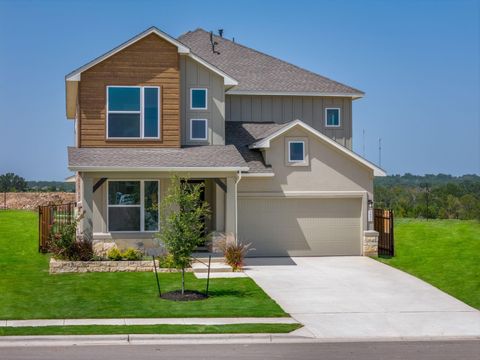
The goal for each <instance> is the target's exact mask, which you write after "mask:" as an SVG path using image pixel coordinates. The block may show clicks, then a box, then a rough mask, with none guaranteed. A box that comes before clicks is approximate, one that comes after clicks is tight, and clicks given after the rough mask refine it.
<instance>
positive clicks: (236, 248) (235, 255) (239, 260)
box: [220, 241, 254, 271]
mask: <svg viewBox="0 0 480 360" xmlns="http://www.w3.org/2000/svg"><path fill="white" fill-rule="evenodd" d="M250 245H251V243H250V244H246V245H244V244H242V243H241V242H238V243H234V242H227V241H225V242H223V243H222V244H220V248H221V249H222V251H223V256H224V257H225V262H226V263H227V265H230V266H231V267H232V270H233V271H238V270H242V268H243V260H244V258H245V255H247V253H248V252H249V251H250V250H254V249H250Z"/></svg>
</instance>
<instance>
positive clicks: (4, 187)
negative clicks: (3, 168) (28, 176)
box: [0, 173, 27, 209]
mask: <svg viewBox="0 0 480 360" xmlns="http://www.w3.org/2000/svg"><path fill="white" fill-rule="evenodd" d="M20 191H27V182H26V181H25V179H24V178H22V177H21V176H18V175H15V174H14V173H6V174H3V175H0V192H3V207H4V208H5V209H6V208H7V192H20Z"/></svg>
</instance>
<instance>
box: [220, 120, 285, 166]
mask: <svg viewBox="0 0 480 360" xmlns="http://www.w3.org/2000/svg"><path fill="white" fill-rule="evenodd" d="M282 126H283V125H279V124H274V123H258V122H257V123H248V122H238V121H227V122H225V142H226V144H227V145H233V146H235V148H236V149H237V151H238V152H239V153H240V155H241V156H242V157H243V159H244V160H245V162H246V163H247V165H248V167H249V173H260V174H261V173H272V172H273V170H272V167H271V166H269V165H266V164H265V161H264V159H263V155H262V153H261V151H260V150H252V149H250V148H249V146H250V145H251V144H252V143H254V142H255V141H257V140H259V139H262V138H263V137H265V134H268V133H270V132H272V131H275V130H278V129H279V128H281V127H282Z"/></svg>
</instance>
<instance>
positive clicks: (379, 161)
mask: <svg viewBox="0 0 480 360" xmlns="http://www.w3.org/2000/svg"><path fill="white" fill-rule="evenodd" d="M378 166H380V167H382V138H378Z"/></svg>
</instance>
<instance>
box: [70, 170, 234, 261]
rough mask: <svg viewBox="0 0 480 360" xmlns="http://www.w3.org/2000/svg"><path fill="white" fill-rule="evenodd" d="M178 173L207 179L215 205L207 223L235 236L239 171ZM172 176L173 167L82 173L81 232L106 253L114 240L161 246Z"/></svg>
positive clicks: (207, 194) (151, 247)
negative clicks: (165, 202)
mask: <svg viewBox="0 0 480 360" xmlns="http://www.w3.org/2000/svg"><path fill="white" fill-rule="evenodd" d="M176 174H177V175H179V176H180V177H184V178H188V179H189V180H195V181H201V182H203V183H204V184H205V188H204V189H205V190H204V200H205V201H206V202H208V204H209V205H210V209H211V217H210V219H207V220H206V222H205V227H206V231H207V233H209V234H211V233H213V234H218V233H220V234H232V235H235V234H236V232H237V214H236V213H237V183H238V180H239V177H238V175H237V172H236V171H230V172H213V171H210V172H206V171H203V172H192V171H191V172H189V173H178V172H177V173H176ZM172 176H173V173H170V172H168V173H167V172H143V173H142V172H79V173H78V178H79V182H80V186H79V189H78V190H77V191H79V194H78V195H79V199H80V201H79V204H78V207H79V209H81V211H82V212H84V218H83V219H82V221H81V223H80V231H81V232H83V235H84V236H85V237H87V238H88V239H91V240H92V241H93V243H94V248H96V249H97V250H98V251H100V252H101V251H105V250H107V249H108V248H109V247H111V246H113V244H115V245H116V246H117V247H118V248H119V249H126V248H129V247H134V248H138V249H141V250H142V251H145V252H146V253H151V252H155V251H158V249H159V248H161V244H160V243H159V241H158V240H157V239H155V235H156V234H157V233H158V232H159V231H161V225H160V219H161V209H160V203H161V201H162V199H163V197H164V196H165V195H166V194H167V192H168V188H169V185H170V182H171V177H172ZM154 249H156V250H154ZM199 250H207V249H206V248H204V249H199Z"/></svg>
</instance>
